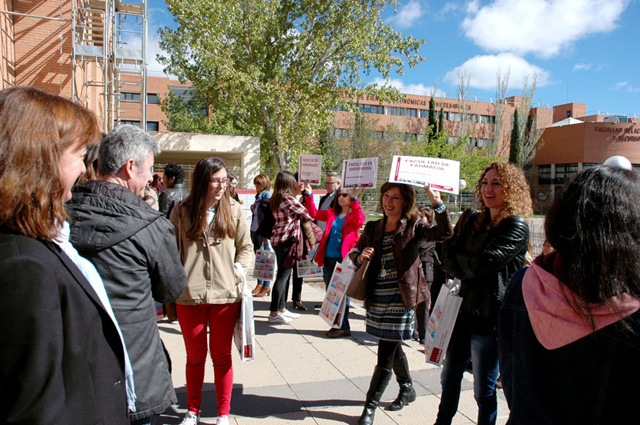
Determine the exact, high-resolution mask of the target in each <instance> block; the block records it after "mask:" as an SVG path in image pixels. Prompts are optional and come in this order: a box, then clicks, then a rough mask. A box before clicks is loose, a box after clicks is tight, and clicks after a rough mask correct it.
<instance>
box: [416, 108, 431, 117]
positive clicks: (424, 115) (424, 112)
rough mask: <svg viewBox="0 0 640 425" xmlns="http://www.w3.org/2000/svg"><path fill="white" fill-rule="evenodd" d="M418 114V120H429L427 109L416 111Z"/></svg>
mask: <svg viewBox="0 0 640 425" xmlns="http://www.w3.org/2000/svg"><path fill="white" fill-rule="evenodd" d="M418 113H419V116H420V118H429V110H428V109H418Z"/></svg>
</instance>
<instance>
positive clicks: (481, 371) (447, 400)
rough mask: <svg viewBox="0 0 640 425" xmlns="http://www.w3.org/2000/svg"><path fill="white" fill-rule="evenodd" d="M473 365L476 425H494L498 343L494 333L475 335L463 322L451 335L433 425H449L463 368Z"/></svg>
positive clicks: (458, 392)
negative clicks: (436, 414)
mask: <svg viewBox="0 0 640 425" xmlns="http://www.w3.org/2000/svg"><path fill="white" fill-rule="evenodd" d="M469 362H472V367H473V393H474V397H475V399H476V403H478V425H493V424H495V423H496V417H497V416H498V398H497V395H496V379H497V378H498V340H497V333H496V331H495V330H494V331H492V332H489V333H488V334H477V333H474V332H473V331H472V330H471V328H470V326H469V325H468V324H467V323H465V321H460V317H458V323H456V327H455V329H454V332H453V334H452V335H451V340H450V341H449V347H448V348H447V356H446V358H445V360H444V367H443V369H442V374H441V375H440V381H441V383H442V395H441V400H440V407H439V408H438V419H437V420H436V425H449V424H451V421H452V419H453V416H454V415H455V414H456V412H457V410H458V402H459V401H460V387H461V384H462V375H463V374H464V370H465V367H466V366H467V365H468V364H469Z"/></svg>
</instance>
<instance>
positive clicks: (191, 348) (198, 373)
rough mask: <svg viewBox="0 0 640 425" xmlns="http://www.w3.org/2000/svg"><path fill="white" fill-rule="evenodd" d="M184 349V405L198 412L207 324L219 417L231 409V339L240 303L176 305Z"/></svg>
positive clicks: (205, 355)
mask: <svg viewBox="0 0 640 425" xmlns="http://www.w3.org/2000/svg"><path fill="white" fill-rule="evenodd" d="M176 309H177V312H178V320H179V322H180V329H181V330H182V337H183V338H184V345H185V349H186V350H187V368H186V369H187V370H186V375H187V404H188V407H189V410H190V411H192V412H194V413H199V412H200V406H201V405H202V385H203V384H204V367H205V362H206V359H207V324H209V351H210V353H211V360H212V361H213V373H214V377H215V386H216V398H217V403H218V416H224V415H228V414H229V411H230V410H231V390H232V389H233V364H232V359H231V339H232V338H233V328H234V326H235V324H236V321H237V320H238V315H239V314H240V303H233V304H200V305H180V304H177V305H176Z"/></svg>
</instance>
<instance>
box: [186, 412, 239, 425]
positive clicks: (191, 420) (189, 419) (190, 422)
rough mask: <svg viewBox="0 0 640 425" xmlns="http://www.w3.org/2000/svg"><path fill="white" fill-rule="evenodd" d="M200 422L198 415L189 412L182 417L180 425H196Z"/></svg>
mask: <svg viewBox="0 0 640 425" xmlns="http://www.w3.org/2000/svg"><path fill="white" fill-rule="evenodd" d="M199 421H200V415H197V414H195V413H193V412H192V411H191V410H189V411H188V412H187V414H186V415H184V419H183V420H182V422H180V425H198V422H199ZM227 423H229V422H227Z"/></svg>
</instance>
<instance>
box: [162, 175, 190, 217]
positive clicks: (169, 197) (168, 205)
mask: <svg viewBox="0 0 640 425" xmlns="http://www.w3.org/2000/svg"><path fill="white" fill-rule="evenodd" d="M187 196H189V191H188V190H187V189H186V188H185V187H184V183H176V184H174V185H173V186H171V187H170V188H169V189H167V190H165V191H164V192H162V193H161V194H160V195H159V196H158V210H159V211H160V212H161V213H162V214H164V215H165V217H166V218H169V214H171V210H172V209H173V207H175V206H176V205H177V204H178V203H180V201H182V200H183V199H184V198H186V197H187Z"/></svg>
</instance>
